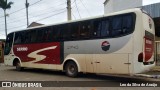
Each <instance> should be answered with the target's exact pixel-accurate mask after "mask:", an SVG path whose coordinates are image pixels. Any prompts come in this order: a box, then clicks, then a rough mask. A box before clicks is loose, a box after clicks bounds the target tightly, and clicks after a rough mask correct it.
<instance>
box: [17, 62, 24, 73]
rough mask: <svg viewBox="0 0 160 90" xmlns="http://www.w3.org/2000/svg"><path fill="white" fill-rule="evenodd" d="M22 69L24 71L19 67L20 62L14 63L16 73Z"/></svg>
mask: <svg viewBox="0 0 160 90" xmlns="http://www.w3.org/2000/svg"><path fill="white" fill-rule="evenodd" d="M23 69H24V68H23V67H21V64H20V62H19V61H18V62H17V63H16V70H17V71H22V70H23Z"/></svg>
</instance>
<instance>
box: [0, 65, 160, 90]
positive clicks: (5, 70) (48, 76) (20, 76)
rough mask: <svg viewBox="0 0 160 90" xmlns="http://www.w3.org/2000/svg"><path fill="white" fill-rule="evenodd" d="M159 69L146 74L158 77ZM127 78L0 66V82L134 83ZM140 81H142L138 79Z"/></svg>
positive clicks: (124, 89)
mask: <svg viewBox="0 0 160 90" xmlns="http://www.w3.org/2000/svg"><path fill="white" fill-rule="evenodd" d="M159 69H160V67H159V66H158V67H154V68H153V69H152V71H150V72H148V74H150V75H154V74H155V73H156V74H157V75H158V74H160V72H159V71H158V70H159ZM136 80H137V79H134V78H129V77H122V78H121V77H114V76H113V77H112V76H101V75H94V74H82V75H80V76H79V77H77V78H70V77H67V76H66V75H65V74H64V73H63V72H57V71H49V70H40V69H25V70H24V71H22V72H18V71H16V70H15V67H8V66H5V65H4V64H0V81H106V82H107V83H106V84H110V83H112V84H115V85H116V84H117V83H118V84H119V83H120V81H136ZM138 80H142V79H138ZM156 80H157V79H156ZM134 89H137V90H159V89H160V88H159V87H47V88H0V90H134Z"/></svg>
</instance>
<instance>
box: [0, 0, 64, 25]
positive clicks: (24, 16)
mask: <svg viewBox="0 0 160 90" xmlns="http://www.w3.org/2000/svg"><path fill="white" fill-rule="evenodd" d="M64 4H65V3H60V4H58V5H56V6H54V7H50V8H46V9H43V10H40V11H36V12H43V11H46V10H49V9H52V8H55V7H58V6H61V5H64ZM36 12H32V13H29V16H31V14H34V13H36ZM19 17H20V18H22V17H23V18H26V15H23V16H19ZM10 20H13V21H20V20H24V19H19V20H17V18H13V19H10ZM0 23H3V22H0Z"/></svg>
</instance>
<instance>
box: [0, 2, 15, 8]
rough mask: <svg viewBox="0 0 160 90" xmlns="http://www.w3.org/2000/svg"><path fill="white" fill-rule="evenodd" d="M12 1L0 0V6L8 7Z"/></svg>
mask: <svg viewBox="0 0 160 90" xmlns="http://www.w3.org/2000/svg"><path fill="white" fill-rule="evenodd" d="M12 4H13V2H7V0H0V8H2V9H3V10H6V9H10V8H11V5H12Z"/></svg>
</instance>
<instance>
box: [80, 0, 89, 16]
mask: <svg viewBox="0 0 160 90" xmlns="http://www.w3.org/2000/svg"><path fill="white" fill-rule="evenodd" d="M80 1H81V3H82V5H83V6H84V8H85V9H86V11H87V13H88V15H90V16H91V13H90V12H89V10H88V9H87V7H86V5H85V4H84V3H83V1H82V0H80Z"/></svg>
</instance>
